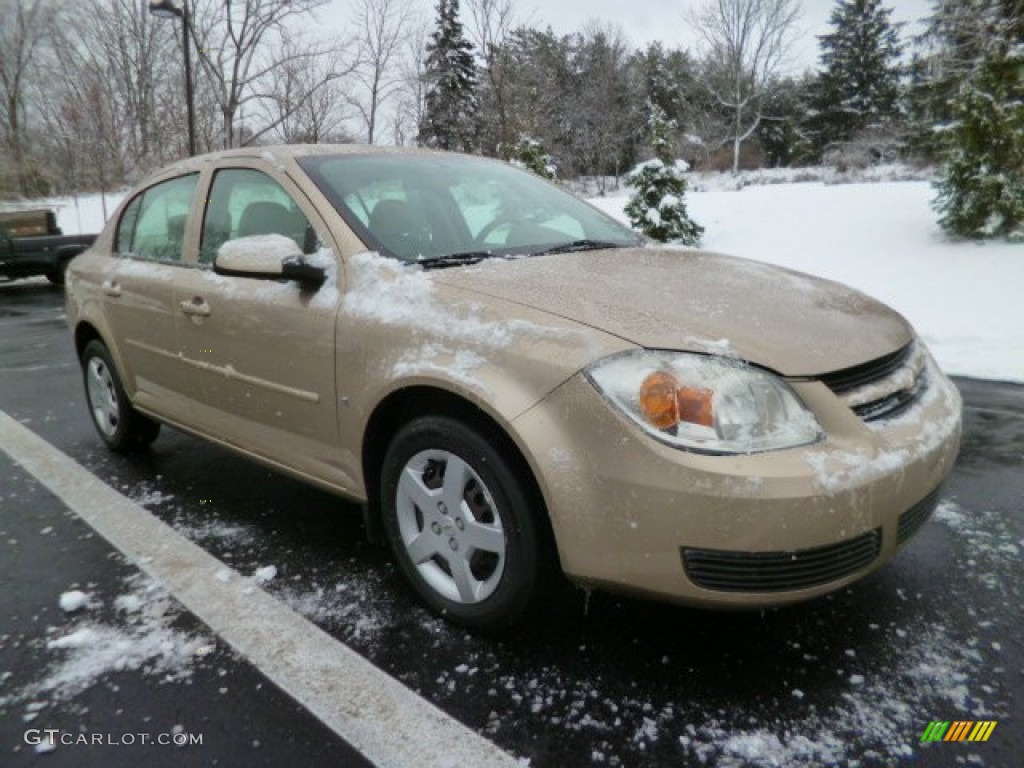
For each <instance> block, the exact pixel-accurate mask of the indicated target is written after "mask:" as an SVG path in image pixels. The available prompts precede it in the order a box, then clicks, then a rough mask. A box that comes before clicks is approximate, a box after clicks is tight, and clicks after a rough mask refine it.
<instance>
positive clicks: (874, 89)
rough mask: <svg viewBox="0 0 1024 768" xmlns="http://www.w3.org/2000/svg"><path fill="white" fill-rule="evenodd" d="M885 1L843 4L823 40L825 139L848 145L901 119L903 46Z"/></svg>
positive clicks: (821, 130) (821, 108)
mask: <svg viewBox="0 0 1024 768" xmlns="http://www.w3.org/2000/svg"><path fill="white" fill-rule="evenodd" d="M891 14H892V11H891V10H890V9H888V8H883V7H882V4H881V0H838V2H837V3H836V7H835V8H834V9H833V10H832V16H831V18H830V19H829V24H830V25H831V26H832V30H833V31H832V32H831V33H829V34H827V35H822V36H821V37H820V38H819V40H820V41H821V65H822V70H823V71H822V74H821V79H820V90H819V94H818V124H819V140H820V142H821V145H822V146H823V147H824V146H826V145H827V144H830V143H832V142H837V141H848V140H849V139H851V138H852V137H854V136H855V135H856V134H857V133H858V132H860V131H862V130H863V129H864V128H866V127H868V126H872V125H878V124H881V123H886V122H889V121H891V120H893V119H894V118H895V117H897V115H898V114H899V99H900V68H899V58H900V42H899V32H898V25H896V24H894V23H893V22H892V21H891V20H890V18H889V17H890V15H891Z"/></svg>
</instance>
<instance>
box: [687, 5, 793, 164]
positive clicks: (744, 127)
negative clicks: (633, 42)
mask: <svg viewBox="0 0 1024 768" xmlns="http://www.w3.org/2000/svg"><path fill="white" fill-rule="evenodd" d="M800 13H801V8H800V0H706V2H705V3H704V5H702V6H701V7H700V8H699V9H698V10H697V11H696V12H695V13H694V14H693V17H692V18H691V24H692V26H693V28H694V30H695V31H696V33H697V34H698V36H699V38H700V40H701V53H702V56H703V59H704V66H705V77H704V80H705V84H706V86H707V88H708V89H709V90H710V92H711V95H712V97H713V98H714V100H715V101H717V102H718V104H719V106H720V107H721V108H722V109H723V110H724V111H725V112H726V114H727V116H728V128H727V130H726V136H725V138H724V139H723V142H722V143H723V144H728V143H731V144H732V170H733V173H736V172H737V171H738V170H739V164H740V148H741V147H742V145H743V142H745V141H746V140H747V139H749V138H750V137H751V136H752V135H753V134H754V132H755V131H757V128H758V126H759V125H760V124H761V120H762V119H763V118H764V116H765V115H764V104H765V98H766V96H767V95H768V94H769V93H770V91H771V88H772V85H773V83H775V82H777V81H778V80H779V77H778V76H779V75H780V73H781V69H782V67H783V66H784V64H785V61H786V55H787V53H788V50H789V46H790V43H791V42H792V39H793V36H794V34H795V32H796V22H797V20H798V19H799V17H800Z"/></svg>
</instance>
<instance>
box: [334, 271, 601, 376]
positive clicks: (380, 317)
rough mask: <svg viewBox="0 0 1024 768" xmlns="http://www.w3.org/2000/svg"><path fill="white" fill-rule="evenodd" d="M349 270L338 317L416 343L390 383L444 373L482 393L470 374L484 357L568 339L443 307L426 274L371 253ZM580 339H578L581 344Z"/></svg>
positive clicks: (475, 308)
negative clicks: (524, 341) (517, 344)
mask: <svg viewBox="0 0 1024 768" xmlns="http://www.w3.org/2000/svg"><path fill="white" fill-rule="evenodd" d="M349 267H350V274H349V277H350V283H351V284H350V288H349V290H348V291H347V292H346V293H345V296H344V299H343V301H342V308H343V311H344V312H346V313H348V314H350V315H353V316H356V317H361V318H365V319H369V320H373V321H375V322H377V323H379V324H381V325H384V326H395V327H400V328H403V329H407V331H408V336H407V337H406V339H405V341H412V342H413V343H414V344H415V342H417V341H418V342H419V346H418V347H414V348H413V349H412V350H411V351H409V352H407V353H406V354H405V355H404V356H403V357H402V358H401V359H399V360H398V361H397V362H395V363H394V365H393V367H392V369H391V371H390V375H391V376H392V377H397V376H412V375H415V374H417V373H437V372H445V373H447V374H448V375H449V376H450V377H451V378H453V379H455V380H457V381H460V382H461V383H462V384H464V385H465V386H467V387H470V388H472V389H476V390H478V391H487V387H486V386H485V385H484V384H483V383H482V382H481V381H479V379H478V378H476V377H475V376H474V372H475V371H476V370H478V369H479V368H480V367H481V366H483V365H484V364H485V363H486V362H487V360H486V358H485V357H484V355H486V354H487V353H488V352H490V351H498V350H501V349H504V348H506V347H508V346H509V345H510V344H512V343H513V341H515V340H517V339H521V338H530V339H535V340H538V341H540V340H544V339H556V338H558V339H560V338H564V337H565V336H566V334H567V333H570V332H566V331H562V330H559V329H555V328H547V327H544V326H540V325H536V324H534V323H530V322H527V321H524V320H501V319H489V318H487V317H485V316H484V314H483V313H484V309H483V307H481V306H480V305H478V304H475V303H473V302H469V301H466V302H459V303H454V304H448V305H446V304H443V303H442V302H441V301H440V300H439V298H438V296H437V294H436V291H435V285H434V282H433V280H432V279H431V276H430V274H429V273H428V272H426V271H424V270H423V269H419V268H416V267H414V266H410V265H408V264H402V263H401V262H399V261H396V260H395V259H389V258H385V257H382V256H380V255H378V254H376V253H363V254H358V255H356V256H355V257H353V258H352V259H351V260H350V261H349ZM585 338H586V337H585V336H583V335H581V336H580V339H581V342H582V341H583V340H584V339H585ZM467 347H469V348H471V349H467Z"/></svg>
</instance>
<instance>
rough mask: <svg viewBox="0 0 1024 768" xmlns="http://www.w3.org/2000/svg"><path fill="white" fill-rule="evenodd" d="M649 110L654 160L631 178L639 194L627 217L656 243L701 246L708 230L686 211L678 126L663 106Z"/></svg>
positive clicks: (639, 167) (630, 203) (644, 164)
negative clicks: (675, 141)
mask: <svg viewBox="0 0 1024 768" xmlns="http://www.w3.org/2000/svg"><path fill="white" fill-rule="evenodd" d="M648 109H649V110H650V119H649V121H648V131H649V132H650V137H651V148H652V149H653V150H654V158H653V159H651V160H648V161H647V162H646V163H641V164H640V165H639V166H638V167H637V168H636V170H634V171H633V172H632V173H630V174H629V176H628V178H627V181H628V182H629V183H630V184H631V185H633V187H634V188H635V191H634V192H633V196H632V197H631V198H630V199H629V202H628V203H627V204H626V209H625V210H626V215H627V216H628V217H629V221H630V223H631V224H632V225H633V227H634V228H636V229H639V230H640V231H641V232H643V233H644V234H645V235H647V236H648V237H652V238H654V239H655V240H659V241H661V242H663V243H666V242H674V243H682V244H683V245H697V244H698V243H699V242H700V238H701V235H703V234H704V227H702V226H700V225H699V224H697V223H696V222H694V221H693V220H692V219H690V217H689V215H688V214H687V212H686V201H685V199H684V198H685V196H686V179H685V177H684V176H683V172H684V170H685V163H682V161H677V160H676V159H675V157H674V153H673V151H672V140H671V136H672V134H673V132H674V131H675V128H676V126H675V123H674V122H673V121H671V120H669V119H668V118H667V117H666V116H665V112H664V110H662V109H661V107H659V106H657V105H654V104H648ZM681 166H682V167H681Z"/></svg>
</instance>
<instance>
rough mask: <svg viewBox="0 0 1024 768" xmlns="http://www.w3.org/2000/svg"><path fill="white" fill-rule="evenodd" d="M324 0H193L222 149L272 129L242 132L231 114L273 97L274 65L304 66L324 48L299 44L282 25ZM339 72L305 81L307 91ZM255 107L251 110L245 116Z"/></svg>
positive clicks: (195, 34)
mask: <svg viewBox="0 0 1024 768" xmlns="http://www.w3.org/2000/svg"><path fill="white" fill-rule="evenodd" d="M325 2H326V0H198V2H197V3H196V5H195V7H194V9H193V12H192V28H193V37H194V39H195V40H196V42H197V45H198V48H199V61H200V66H201V69H202V71H203V73H204V74H205V75H206V76H207V77H208V78H209V79H210V81H211V82H212V84H213V88H214V92H215V94H216V99H217V106H218V110H219V111H220V117H221V124H222V131H223V145H224V146H225V147H233V146H237V145H239V144H243V143H249V142H252V141H255V140H256V139H257V138H258V137H259V136H261V135H263V134H265V133H267V132H268V131H271V130H273V129H275V128H276V127H277V126H276V125H274V124H271V125H263V126H260V127H259V129H258V130H254V131H252V132H251V133H250V132H246V133H245V134H244V135H243V132H242V130H241V126H236V118H237V117H238V115H239V114H240V113H241V111H242V109H243V108H244V106H245V105H246V104H248V103H249V102H258V101H259V100H261V99H266V98H269V97H272V95H273V94H272V93H271V88H270V85H269V83H268V80H269V79H270V75H271V73H272V72H273V71H274V69H275V68H276V67H279V66H282V65H287V64H289V63H306V64H309V63H311V62H313V61H315V60H316V59H318V58H319V57H320V56H322V55H324V54H325V53H327V52H328V48H327V47H326V46H324V45H322V44H306V43H300V42H299V40H298V38H297V37H296V36H293V35H290V34H289V31H288V27H287V22H289V21H291V20H293V19H295V18H296V17H298V16H300V15H303V14H307V13H309V12H310V11H312V10H314V9H316V8H318V7H320V6H321V5H323V4H324V3H325ZM341 74H342V73H337V72H327V73H324V76H323V78H322V79H321V80H320V81H319V82H316V83H312V84H310V86H309V88H310V93H311V92H312V91H313V90H315V89H316V88H319V87H320V86H321V85H323V84H324V83H325V82H328V81H330V80H333V79H336V78H337V77H340V76H341ZM307 95H308V94H307ZM296 101H299V102H301V101H303V99H302V98H298V99H296ZM253 106H254V108H255V107H256V105H255V104H254V105H253ZM260 111H261V110H259V109H254V110H253V112H251V113H250V114H253V113H258V112H260Z"/></svg>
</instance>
